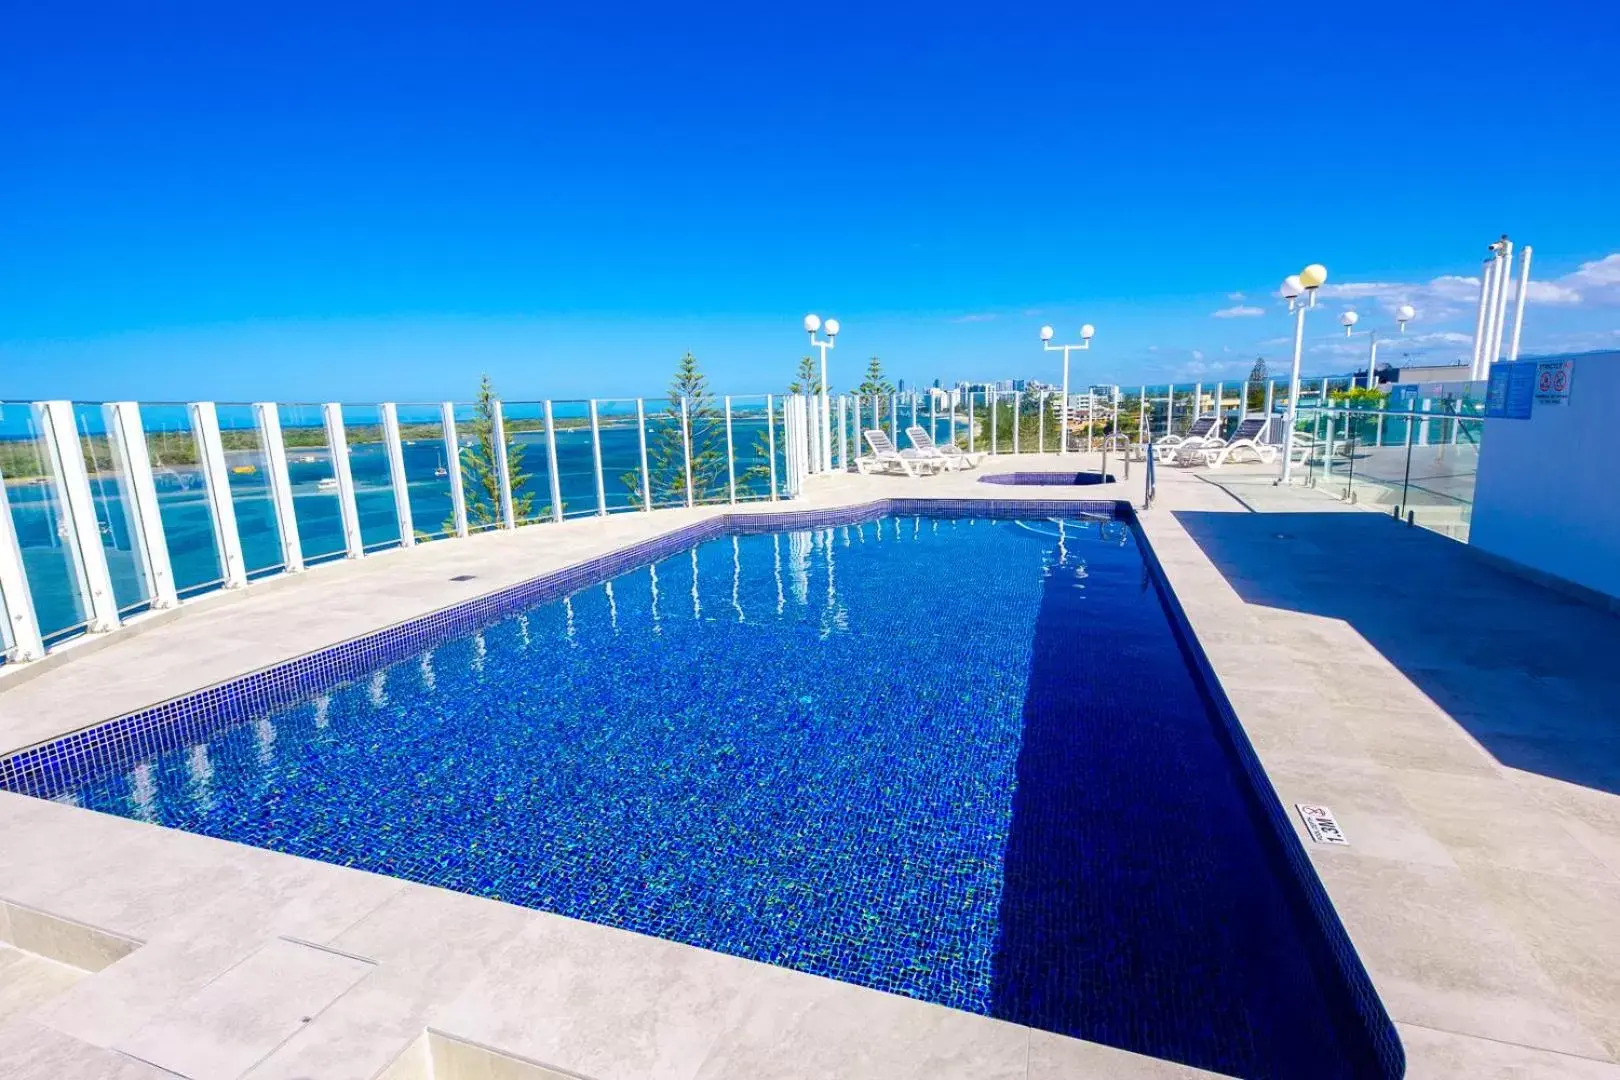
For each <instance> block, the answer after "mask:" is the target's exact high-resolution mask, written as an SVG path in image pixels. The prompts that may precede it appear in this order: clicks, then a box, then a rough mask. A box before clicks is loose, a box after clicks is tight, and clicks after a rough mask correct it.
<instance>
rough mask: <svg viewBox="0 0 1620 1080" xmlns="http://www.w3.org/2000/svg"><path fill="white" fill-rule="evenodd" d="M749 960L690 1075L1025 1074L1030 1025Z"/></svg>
mask: <svg viewBox="0 0 1620 1080" xmlns="http://www.w3.org/2000/svg"><path fill="white" fill-rule="evenodd" d="M751 967H752V968H753V970H752V971H751V972H750V973H749V974H748V976H747V979H746V992H745V999H746V1002H747V1004H746V1007H745V1008H744V1009H743V1010H742V1011H741V1013H740V1015H738V1016H737V1018H736V1021H735V1022H734V1023H732V1024H730V1025H728V1026H727V1027H726V1028H725V1029H724V1030H722V1031H720V1032H719V1033H718V1034H717V1036H716V1038H715V1040H714V1042H713V1043H712V1045H711V1047H710V1049H709V1051H708V1052H707V1054H706V1055H705V1056H704V1058H703V1061H702V1065H701V1067H700V1068H699V1070H698V1072H697V1073H696V1076H697V1077H698V1078H700V1080H753V1078H756V1077H766V1076H794V1077H816V1078H826V1080H834V1078H838V1077H845V1076H853V1075H857V1074H864V1075H872V1076H882V1077H885V1078H892V1080H935V1078H938V1080H1025V1078H1026V1077H1027V1076H1028V1075H1029V1041H1030V1031H1029V1029H1027V1028H1023V1027H1019V1026H1017V1025H1015V1024H1008V1023H1005V1022H1003V1021H1000V1020H992V1019H989V1018H988V1017H983V1016H975V1015H972V1014H969V1013H963V1012H958V1011H956V1010H954V1009H947V1008H944V1007H943V1006H939V1005H931V1004H928V1003H927V1002H922V1001H915V1000H912V999H911V998H905V997H900V996H897V995H893V994H884V993H879V992H878V991H875V990H867V989H864V988H862V987H857V986H849V985H846V984H844V983H838V982H833V981H832V980H829V979H819V978H814V977H807V976H798V975H797V974H796V973H794V972H788V971H783V970H781V969H777V968H770V967H765V966H763V965H751ZM1116 1075H1120V1076H1132V1075H1135V1074H1134V1073H1131V1072H1129V1071H1124V1072H1120V1073H1118V1074H1116ZM1145 1075H1152V1074H1145Z"/></svg>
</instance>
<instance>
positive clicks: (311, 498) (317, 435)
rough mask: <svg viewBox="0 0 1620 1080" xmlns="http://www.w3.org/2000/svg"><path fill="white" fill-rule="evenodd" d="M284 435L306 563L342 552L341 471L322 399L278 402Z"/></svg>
mask: <svg viewBox="0 0 1620 1080" xmlns="http://www.w3.org/2000/svg"><path fill="white" fill-rule="evenodd" d="M276 414H277V415H278V416H279V417H280V418H281V441H282V444H283V445H284V446H285V447H286V450H287V479H288V483H289V485H290V487H291V488H292V499H293V518H294V520H296V521H297V522H298V543H299V546H300V547H302V548H303V552H304V561H305V562H306V563H317V562H323V561H325V560H327V559H335V558H341V557H342V556H343V555H344V554H345V553H346V552H347V550H348V548H347V545H346V544H345V543H344V539H343V510H342V507H341V506H340V504H339V502H338V482H337V475H336V474H335V473H334V472H333V471H332V453H331V450H330V449H329V448H328V447H327V445H326V421H325V418H324V416H323V414H322V412H321V407H320V406H319V405H278V406H276Z"/></svg>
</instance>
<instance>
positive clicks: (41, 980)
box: [0, 945, 85, 1023]
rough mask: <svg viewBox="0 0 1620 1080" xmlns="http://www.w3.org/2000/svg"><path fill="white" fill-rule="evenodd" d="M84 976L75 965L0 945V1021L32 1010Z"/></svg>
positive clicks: (2, 1021)
mask: <svg viewBox="0 0 1620 1080" xmlns="http://www.w3.org/2000/svg"><path fill="white" fill-rule="evenodd" d="M84 977H85V973H84V972H83V971H81V970H79V969H78V968H73V967H68V966H67V965H66V964H58V963H57V962H56V961H54V960H47V959H45V958H44V957H42V956H36V955H35V954H33V953H27V952H23V951H22V950H21V949H16V948H13V947H11V946H10V945H0V1023H4V1022H5V1021H6V1020H8V1019H10V1018H11V1017H13V1016H20V1015H24V1014H26V1013H29V1012H32V1011H33V1010H34V1009H35V1008H37V1007H38V1006H40V1005H42V1004H44V1003H45V1002H47V1001H50V1000H52V999H54V998H55V997H57V996H58V995H60V994H62V993H63V992H65V991H66V990H67V989H68V988H69V987H71V986H73V984H74V983H77V982H78V981H79V980H80V979H82V978H84Z"/></svg>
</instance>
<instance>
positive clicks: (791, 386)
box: [787, 356, 832, 396]
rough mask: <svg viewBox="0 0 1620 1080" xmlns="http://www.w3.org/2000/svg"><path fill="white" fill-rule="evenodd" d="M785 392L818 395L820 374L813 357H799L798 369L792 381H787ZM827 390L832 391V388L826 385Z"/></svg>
mask: <svg viewBox="0 0 1620 1080" xmlns="http://www.w3.org/2000/svg"><path fill="white" fill-rule="evenodd" d="M787 392H788V393H790V394H815V395H817V396H820V394H821V375H820V373H819V372H817V370H816V362H815V360H814V358H812V357H809V356H801V357H799V370H798V371H797V372H796V373H795V377H794V379H793V381H792V382H790V383H788V388H787ZM827 392H828V393H829V394H830V393H832V388H831V387H828V388H827Z"/></svg>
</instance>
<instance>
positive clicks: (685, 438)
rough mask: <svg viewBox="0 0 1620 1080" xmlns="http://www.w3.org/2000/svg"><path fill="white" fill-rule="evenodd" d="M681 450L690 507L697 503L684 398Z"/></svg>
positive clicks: (806, 445)
mask: <svg viewBox="0 0 1620 1080" xmlns="http://www.w3.org/2000/svg"><path fill="white" fill-rule="evenodd" d="M807 419H808V417H807ZM801 433H802V435H803V437H804V438H806V439H809V437H810V433H809V431H808V430H804V431H802V432H801ZM681 449H682V451H683V453H682V455H681V456H682V459H683V460H684V461H685V464H686V505H687V506H692V505H694V504H695V503H696V501H697V499H696V496H695V495H693V493H692V417H691V410H690V409H688V408H687V401H686V398H685V397H684V396H683V397H682V398H681ZM809 449H810V444H809V443H806V444H805V450H806V452H808V451H809Z"/></svg>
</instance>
